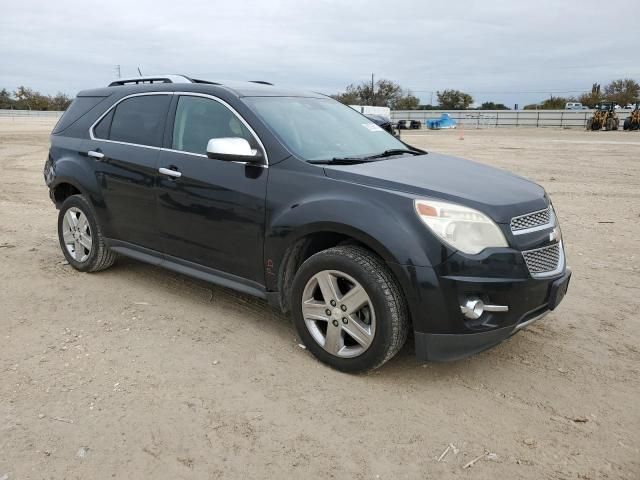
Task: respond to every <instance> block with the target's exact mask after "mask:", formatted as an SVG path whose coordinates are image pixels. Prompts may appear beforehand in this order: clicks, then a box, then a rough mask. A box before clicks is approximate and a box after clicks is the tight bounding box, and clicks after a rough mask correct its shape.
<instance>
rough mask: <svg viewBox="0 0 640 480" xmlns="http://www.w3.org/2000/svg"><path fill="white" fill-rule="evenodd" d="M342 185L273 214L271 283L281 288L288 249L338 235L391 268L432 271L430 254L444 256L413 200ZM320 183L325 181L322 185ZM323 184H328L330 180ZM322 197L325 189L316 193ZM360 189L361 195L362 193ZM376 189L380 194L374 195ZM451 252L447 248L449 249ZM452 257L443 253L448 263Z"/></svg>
mask: <svg viewBox="0 0 640 480" xmlns="http://www.w3.org/2000/svg"><path fill="white" fill-rule="evenodd" d="M332 182H336V183H340V184H341V186H340V188H336V189H331V188H328V189H327V190H326V191H325V193H314V194H313V197H311V198H305V199H304V200H303V201H300V202H299V203H297V202H292V203H291V204H289V205H286V206H285V205H283V206H282V207H281V208H279V209H278V210H277V211H275V213H274V212H272V214H271V218H270V219H269V222H268V225H267V229H266V230H267V234H266V235H265V262H266V265H267V275H266V279H265V280H266V284H267V288H268V289H269V290H273V291H276V290H277V289H278V278H277V276H278V272H279V271H280V268H281V266H282V263H283V262H284V261H285V259H286V256H287V252H288V250H289V249H290V248H291V247H292V246H293V245H295V244H296V243H297V242H299V241H300V240H301V239H303V238H305V237H308V236H310V235H312V234H316V233H337V234H341V235H345V236H348V237H351V238H353V239H355V240H357V241H358V242H360V243H362V244H364V245H366V246H367V247H369V248H370V249H371V250H373V251H374V252H376V253H377V254H378V255H379V256H380V257H382V258H383V259H384V260H385V261H386V262H388V263H395V264H401V265H415V266H432V265H433V264H434V262H433V260H432V259H431V258H430V257H429V256H428V252H429V251H432V252H433V246H434V245H435V246H436V248H435V251H436V252H438V251H439V250H440V248H441V244H440V243H439V242H435V243H434V239H433V238H432V236H431V235H430V234H429V233H428V232H427V231H426V228H425V227H424V226H423V225H422V224H421V223H420V221H419V219H418V218H417V216H416V214H415V213H414V210H413V200H412V199H410V198H408V197H406V196H404V195H402V194H396V193H395V192H385V191H383V190H379V189H372V188H371V187H364V186H359V185H349V186H348V187H346V185H345V183H344V182H339V181H335V180H331V179H327V182H326V183H327V186H329V185H330V184H331V183H332ZM319 183H320V182H319ZM322 183H325V182H324V181H323V182H322ZM315 190H316V192H317V191H320V192H322V191H323V189H322V188H320V189H315ZM357 190H360V192H358V191H357ZM372 190H375V192H372ZM445 250H446V249H445ZM449 255H450V252H448V251H445V252H443V253H442V255H441V256H442V258H441V259H438V260H436V261H442V260H444V259H445V258H446V257H448V256H449Z"/></svg>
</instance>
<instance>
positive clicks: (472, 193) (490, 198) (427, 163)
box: [325, 153, 549, 223]
mask: <svg viewBox="0 0 640 480" xmlns="http://www.w3.org/2000/svg"><path fill="white" fill-rule="evenodd" d="M325 175H327V176H328V177H330V178H333V179H336V180H342V181H346V182H351V183H357V184H360V185H367V186H371V187H377V188H384V189H386V190H395V191H399V192H405V193H410V194H415V195H416V196H419V197H428V198H434V199H439V200H445V201H451V202H454V203H459V204H462V205H465V206H468V207H471V208H475V209H477V210H480V211H481V212H483V213H485V214H487V215H489V216H490V217H491V218H492V219H493V220H494V221H496V222H498V223H508V222H510V220H511V218H512V217H514V216H517V215H522V214H524V213H529V212H533V211H536V210H542V209H544V208H546V207H547V206H548V204H549V202H548V199H547V197H546V193H545V191H544V188H542V187H541V186H540V185H538V184H536V183H534V182H532V181H530V180H527V179H526V178H522V177H519V176H517V175H514V174H512V173H509V172H507V171H505V170H500V169H498V168H494V167H489V166H487V165H482V164H480V163H476V162H472V161H469V160H464V159H462V158H457V157H452V156H448V155H440V154H437V153H429V154H427V155H420V156H411V157H409V156H403V157H395V158H389V159H385V160H381V161H375V162H368V163H359V164H356V165H328V166H326V167H325Z"/></svg>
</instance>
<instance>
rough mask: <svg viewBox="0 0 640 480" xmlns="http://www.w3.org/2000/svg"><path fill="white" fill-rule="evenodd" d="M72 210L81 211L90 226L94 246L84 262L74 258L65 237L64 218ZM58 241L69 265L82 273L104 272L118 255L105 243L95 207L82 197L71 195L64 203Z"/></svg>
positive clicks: (61, 208) (59, 220) (59, 221)
mask: <svg viewBox="0 0 640 480" xmlns="http://www.w3.org/2000/svg"><path fill="white" fill-rule="evenodd" d="M71 208H75V209H77V210H80V211H81V212H82V213H83V214H84V215H85V216H86V219H87V223H88V225H89V232H90V236H91V240H92V244H91V250H90V251H89V254H88V256H87V258H86V259H85V260H83V261H78V260H76V259H75V258H74V257H73V256H72V254H71V253H70V252H69V250H68V248H67V246H66V244H65V240H64V237H63V222H64V216H65V215H66V214H67V212H68V211H69V209H71ZM58 240H59V241H60V248H61V249H62V253H63V254H64V256H65V258H66V259H67V261H68V262H69V264H70V265H71V266H72V267H73V268H75V269H76V270H79V271H80V272H97V271H99V270H104V269H106V268H109V267H110V266H111V265H113V262H115V260H116V258H117V254H116V253H115V252H112V251H111V250H109V248H108V247H107V245H106V243H105V239H104V236H103V235H102V230H101V229H100V225H99V224H98V222H97V220H96V215H95V212H94V211H93V207H92V206H91V204H90V203H89V202H88V201H87V199H86V198H84V196H82V195H71V196H70V197H68V198H67V199H66V200H65V201H64V202H63V203H62V206H61V207H60V213H59V214H58Z"/></svg>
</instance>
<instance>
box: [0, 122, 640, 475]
mask: <svg viewBox="0 0 640 480" xmlns="http://www.w3.org/2000/svg"><path fill="white" fill-rule="evenodd" d="M51 127H52V122H50V121H46V120H20V121H18V120H14V121H12V120H10V119H0V168H1V172H2V178H1V179H0V260H1V262H0V281H1V285H0V335H1V336H0V339H1V340H2V343H1V344H0V479H3V480H6V479H10V480H13V479H31V478H33V479H40V478H47V479H48V478H55V479H59V478H69V479H75V478H82V479H89V478H91V479H93V478H100V479H101V478H127V479H138V478H172V479H173V478H211V479H216V478H225V479H233V478H336V479H341V478H355V479H377V478H381V479H403V478H408V479H432V478H433V479H441V478H464V479H466V478H470V479H471V478H472V479H494V478H504V479H519V478H524V479H632V480H633V479H638V478H640V375H639V374H640V342H639V339H640V333H639V332H640V320H639V318H640V316H639V315H638V312H639V307H640V302H639V299H640V133H623V132H606V133H605V132H601V133H587V132H583V131H577V130H570V131H569V130H543V129H539V130H536V129H519V130H516V129H510V130H506V129H505V130H492V129H488V130H468V131H466V132H465V138H464V140H460V139H459V136H460V132H457V131H441V132H428V131H421V132H414V133H407V134H406V135H405V137H404V138H405V139H406V140H407V141H409V142H410V143H413V144H415V145H417V146H420V147H423V148H427V149H429V150H432V151H437V152H445V153H450V154H457V155H461V156H464V157H467V158H471V159H475V160H478V161H480V162H485V163H488V164H491V165H495V166H498V167H502V168H506V169H509V170H512V171H514V172H516V173H518V174H521V175H524V176H527V177H530V178H532V179H534V180H536V181H538V182H539V183H541V184H542V185H543V186H544V187H545V188H546V189H547V190H548V191H549V193H550V194H551V196H552V198H553V200H554V204H555V206H556V209H557V211H558V213H559V216H560V219H561V222H562V230H563V234H564V237H565V243H566V247H567V254H568V259H569V263H570V265H571V267H572V268H573V270H574V276H573V280H572V285H571V288H570V291H569V293H568V295H567V297H566V299H565V300H564V302H563V303H562V305H561V307H560V308H559V309H558V310H557V311H556V312H554V313H553V314H551V315H550V316H548V317H547V318H546V319H544V320H543V321H541V322H539V323H537V324H535V325H534V326H532V327H531V328H529V329H527V330H525V331H523V332H521V333H520V334H518V335H516V336H514V337H512V338H511V339H509V340H508V341H506V342H504V343H503V344H501V345H499V346H497V347H496V348H494V349H492V350H489V351H487V352H484V353H482V354H479V355H476V356H474V357H473V358H470V359H466V360H463V361H458V362H455V363H448V364H425V365H421V364H418V363H417V362H416V361H415V359H414V356H413V347H412V345H410V344H408V345H407V346H406V347H405V348H404V350H403V351H402V352H400V354H399V355H398V356H397V357H396V358H395V359H393V360H392V361H390V362H389V363H388V364H386V365H385V366H384V367H383V368H381V369H379V370H378V371H376V372H375V373H372V374H369V375H360V376H349V375H345V374H341V373H338V372H335V371H333V370H331V369H329V368H327V367H325V366H323V365H321V364H320V363H318V362H317V361H316V360H315V359H314V358H313V357H312V356H311V355H310V354H309V353H308V352H307V351H306V350H303V349H302V348H300V347H299V346H298V343H299V341H298V340H297V338H296V334H295V331H294V329H293V326H292V324H291V322H290V320H289V319H288V318H287V317H285V316H283V315H281V314H279V313H278V312H276V311H274V310H273V309H271V308H269V307H268V306H267V305H266V304H265V303H264V302H262V301H259V300H255V299H253V298H250V297H247V296H243V295H240V294H237V293H234V292H231V291H229V290H225V289H222V288H218V287H215V286H212V285H209V284H206V283H204V282H200V281H196V280H193V279H190V278H187V277H184V276H180V275H177V274H173V273H169V272H167V271H164V270H161V269H159V268H156V267H152V266H148V265H145V264H142V263H139V262H136V261H133V260H128V259H120V260H119V261H118V263H117V264H116V266H114V268H112V269H110V270H107V271H104V272H102V273H98V274H82V273H78V272H76V271H74V270H73V269H72V268H71V267H70V266H69V265H66V264H65V263H64V258H63V256H62V253H61V251H60V248H59V246H58V240H57V236H56V217H57V211H56V210H55V208H54V206H53V205H52V203H51V202H50V201H49V198H48V196H47V190H46V187H45V186H44V183H43V178H42V167H43V164H44V161H45V158H46V155H47V148H48V133H49V131H50V129H51ZM450 444H451V445H453V446H454V447H455V448H451V447H450V448H449V451H448V452H447V454H446V455H445V456H444V458H442V460H441V461H438V459H439V457H440V456H441V454H442V453H443V452H444V451H445V450H446V449H447V446H449V445H450ZM482 455H484V456H482ZM478 456H482V458H481V459H480V460H478V461H477V462H476V463H475V464H473V465H472V466H471V467H469V468H466V469H465V468H463V467H464V466H465V465H466V464H467V463H469V462H470V461H471V460H473V459H475V458H477V457H478Z"/></svg>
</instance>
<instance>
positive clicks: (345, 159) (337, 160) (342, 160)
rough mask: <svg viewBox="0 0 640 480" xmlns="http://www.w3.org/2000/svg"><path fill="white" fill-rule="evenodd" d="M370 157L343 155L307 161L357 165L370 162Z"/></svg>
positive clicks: (317, 163)
mask: <svg viewBox="0 0 640 480" xmlns="http://www.w3.org/2000/svg"><path fill="white" fill-rule="evenodd" d="M368 158H369V157H366V158H362V157H343V158H339V157H336V158H332V159H331V160H307V163H313V164H314V165H356V164H358V163H365V162H370V161H371V160H368Z"/></svg>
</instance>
